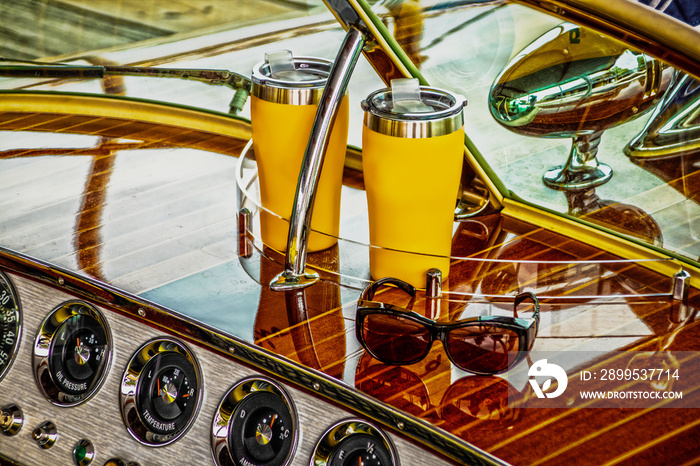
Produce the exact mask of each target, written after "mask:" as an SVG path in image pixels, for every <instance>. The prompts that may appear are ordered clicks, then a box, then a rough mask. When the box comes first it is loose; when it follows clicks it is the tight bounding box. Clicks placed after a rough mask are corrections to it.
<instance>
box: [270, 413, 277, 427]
mask: <svg viewBox="0 0 700 466" xmlns="http://www.w3.org/2000/svg"><path fill="white" fill-rule="evenodd" d="M275 419H277V415H276V414H275V415H274V416H272V421H270V427H272V424H274V423H275Z"/></svg>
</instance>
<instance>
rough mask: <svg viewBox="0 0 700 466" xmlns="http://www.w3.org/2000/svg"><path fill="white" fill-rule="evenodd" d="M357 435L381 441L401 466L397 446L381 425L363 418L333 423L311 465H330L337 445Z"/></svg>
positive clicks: (320, 442)
mask: <svg viewBox="0 0 700 466" xmlns="http://www.w3.org/2000/svg"><path fill="white" fill-rule="evenodd" d="M356 435H363V436H370V437H372V438H374V439H376V440H377V441H378V442H380V443H381V444H382V445H383V446H384V447H385V448H386V450H387V451H388V452H389V455H390V456H391V464H392V465H394V466H400V463H399V456H398V454H397V453H396V447H395V446H394V443H393V442H392V441H391V439H390V438H389V436H388V435H386V434H385V433H384V432H383V431H382V430H381V429H380V428H379V427H377V426H375V425H374V424H371V423H369V422H367V421H364V420H362V419H346V420H344V421H339V422H337V423H335V424H333V425H332V426H331V427H330V428H329V429H328V430H327V431H326V432H325V433H324V434H323V435H322V436H321V438H320V439H319V441H318V442H317V443H316V447H315V448H314V451H313V454H312V455H311V460H310V461H309V465H310V466H330V463H329V460H330V459H331V458H332V457H333V455H334V454H335V452H336V449H337V447H338V446H339V445H340V444H342V443H343V441H344V440H347V439H350V438H352V437H353V436H356Z"/></svg>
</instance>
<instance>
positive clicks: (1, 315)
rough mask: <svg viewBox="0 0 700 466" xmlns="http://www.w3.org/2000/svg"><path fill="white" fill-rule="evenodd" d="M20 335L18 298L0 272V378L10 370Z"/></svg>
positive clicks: (20, 323) (7, 279) (20, 320)
mask: <svg viewBox="0 0 700 466" xmlns="http://www.w3.org/2000/svg"><path fill="white" fill-rule="evenodd" d="M21 335H22V314H21V313H20V309H19V299H17V293H16V292H15V290H14V288H13V287H12V283H11V282H10V279H9V278H8V277H7V276H6V275H5V274H4V273H2V272H0V380H2V378H3V377H5V374H7V371H9V370H10V366H11V365H12V361H14V359H15V354H16V353H17V348H18V347H19V341H20V337H21Z"/></svg>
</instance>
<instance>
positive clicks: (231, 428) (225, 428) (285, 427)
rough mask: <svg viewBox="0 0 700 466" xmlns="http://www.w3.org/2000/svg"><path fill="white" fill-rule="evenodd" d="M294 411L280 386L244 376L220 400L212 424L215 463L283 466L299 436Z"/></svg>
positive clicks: (223, 464)
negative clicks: (244, 377)
mask: <svg viewBox="0 0 700 466" xmlns="http://www.w3.org/2000/svg"><path fill="white" fill-rule="evenodd" d="M296 425H297V418H296V411H295V410H294V406H293V404H292V401H291V398H289V395H287V393H286V391H285V390H283V389H282V387H280V386H278V385H277V384H276V383H275V382H273V381H271V380H269V379H266V378H262V377H260V378H257V377H256V378H250V379H244V380H242V381H240V382H239V383H237V384H236V385H234V386H233V387H231V388H230V389H229V391H228V393H227V394H226V395H225V396H224V398H223V399H222V400H221V403H220V405H219V409H218V411H217V412H216V414H215V416H214V422H213V425H212V439H211V440H212V449H213V456H214V460H215V462H216V464H217V466H233V465H235V466H245V465H251V464H255V465H258V466H285V465H288V464H289V463H291V461H292V459H293V457H294V449H295V447H296V442H297V439H298V435H297V428H296Z"/></svg>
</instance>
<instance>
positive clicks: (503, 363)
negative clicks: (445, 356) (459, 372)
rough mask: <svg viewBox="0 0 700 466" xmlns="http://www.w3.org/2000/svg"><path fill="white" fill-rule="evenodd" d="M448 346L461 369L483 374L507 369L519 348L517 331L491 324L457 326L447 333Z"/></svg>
mask: <svg viewBox="0 0 700 466" xmlns="http://www.w3.org/2000/svg"><path fill="white" fill-rule="evenodd" d="M447 348H448V351H449V352H450V356H452V359H453V360H454V362H455V363H456V364H457V365H458V366H460V367H461V368H462V369H464V370H467V371H471V372H477V373H482V374H495V373H498V372H502V371H505V370H506V369H508V366H509V363H510V362H511V361H514V360H515V359H516V355H515V354H514V353H511V354H510V355H509V352H517V351H518V350H519V349H520V342H519V338H518V334H517V333H516V332H514V331H513V330H510V329H507V328H501V327H496V326H493V325H473V326H468V327H461V328H456V329H454V330H452V331H450V333H449V334H448V335H447Z"/></svg>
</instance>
